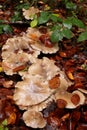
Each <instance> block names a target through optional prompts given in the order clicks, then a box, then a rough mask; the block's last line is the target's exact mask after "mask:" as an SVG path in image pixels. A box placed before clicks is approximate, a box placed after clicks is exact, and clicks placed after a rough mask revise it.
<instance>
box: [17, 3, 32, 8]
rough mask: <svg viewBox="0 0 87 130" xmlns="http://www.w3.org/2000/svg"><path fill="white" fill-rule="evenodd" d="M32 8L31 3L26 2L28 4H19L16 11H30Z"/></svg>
mask: <svg viewBox="0 0 87 130" xmlns="http://www.w3.org/2000/svg"><path fill="white" fill-rule="evenodd" d="M29 7H30V5H29V3H28V2H26V3H22V4H18V5H17V6H16V7H15V9H16V10H21V9H23V8H24V9H28V8H29Z"/></svg>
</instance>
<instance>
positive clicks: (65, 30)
mask: <svg viewBox="0 0 87 130" xmlns="http://www.w3.org/2000/svg"><path fill="white" fill-rule="evenodd" d="M62 33H63V35H64V37H66V38H67V39H70V38H72V32H71V30H69V29H68V28H65V29H63V30H62Z"/></svg>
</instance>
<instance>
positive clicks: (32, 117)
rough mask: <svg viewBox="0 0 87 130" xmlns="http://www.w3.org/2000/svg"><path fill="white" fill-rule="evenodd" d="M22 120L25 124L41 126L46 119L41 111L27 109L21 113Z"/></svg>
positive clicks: (44, 124)
mask: <svg viewBox="0 0 87 130" xmlns="http://www.w3.org/2000/svg"><path fill="white" fill-rule="evenodd" d="M23 120H24V122H25V124H26V125H27V126H29V127H32V128H43V127H45V126H46V120H45V119H44V118H43V115H42V113H41V112H37V111H29V110H27V111H25V112H24V114H23Z"/></svg>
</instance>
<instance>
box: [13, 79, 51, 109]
mask: <svg viewBox="0 0 87 130" xmlns="http://www.w3.org/2000/svg"><path fill="white" fill-rule="evenodd" d="M15 87H16V90H15V92H14V96H13V99H14V101H15V103H16V104H17V105H18V106H24V108H25V107H26V106H32V105H36V104H39V103H41V102H43V101H44V100H46V99H47V98H48V97H49V96H50V95H51V93H52V92H53V90H51V89H50V88H49V85H48V83H47V82H45V83H44V82H42V81H41V80H40V79H38V78H37V77H32V78H30V79H27V80H24V81H20V82H18V83H17V84H16V86H15ZM22 108H23V107H22Z"/></svg>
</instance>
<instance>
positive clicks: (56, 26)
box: [51, 24, 62, 31]
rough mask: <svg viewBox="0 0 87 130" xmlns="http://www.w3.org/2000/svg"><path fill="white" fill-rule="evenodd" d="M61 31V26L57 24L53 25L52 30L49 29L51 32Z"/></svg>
mask: <svg viewBox="0 0 87 130" xmlns="http://www.w3.org/2000/svg"><path fill="white" fill-rule="evenodd" d="M61 29H62V25H61V24H58V25H54V26H53V27H52V28H51V30H52V31H55V30H59V31H60V30H61Z"/></svg>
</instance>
